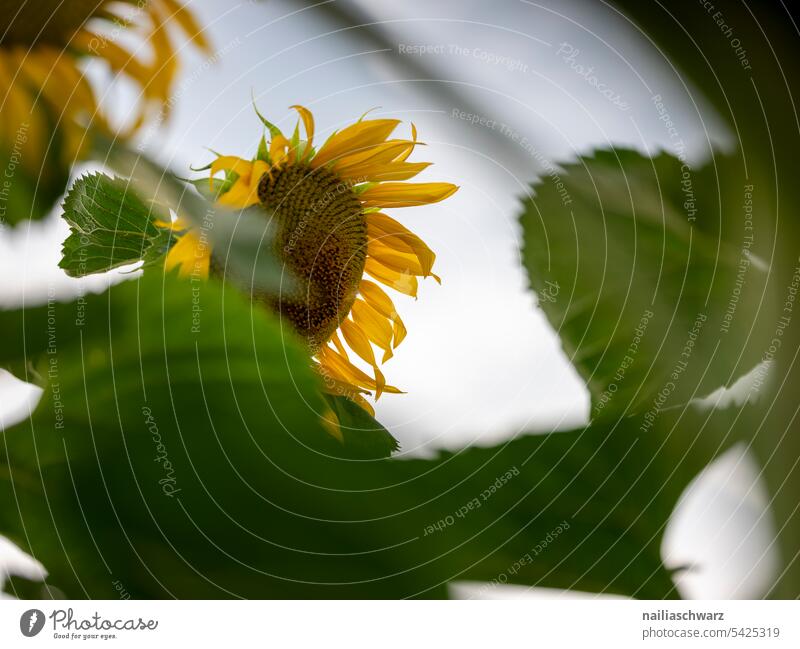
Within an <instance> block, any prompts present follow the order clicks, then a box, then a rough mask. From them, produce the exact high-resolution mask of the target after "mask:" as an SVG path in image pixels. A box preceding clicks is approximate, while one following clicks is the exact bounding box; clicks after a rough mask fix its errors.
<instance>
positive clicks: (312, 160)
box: [166, 106, 457, 410]
mask: <svg viewBox="0 0 800 649" xmlns="http://www.w3.org/2000/svg"><path fill="white" fill-rule="evenodd" d="M292 108H294V109H295V110H296V111H297V112H298V113H299V116H300V117H299V119H298V124H297V126H296V127H295V130H294V133H293V134H292V135H291V136H290V137H288V138H287V137H286V136H285V135H284V134H283V133H282V132H281V131H280V130H279V129H278V128H277V127H276V126H275V125H273V124H272V123H270V122H269V121H267V120H266V119H264V118H263V117H261V115H259V117H261V119H262V121H263V122H264V125H265V126H266V128H267V130H268V131H269V141H267V139H266V137H262V140H261V144H260V145H259V147H258V154H257V155H256V157H255V158H254V159H252V160H244V159H242V158H238V157H235V156H225V155H223V156H219V157H217V158H216V159H215V160H214V161H213V163H212V164H211V165H209V168H210V171H211V183H212V188H214V189H215V193H216V195H217V197H218V198H217V200H218V202H219V203H220V204H222V205H226V206H229V207H235V208H245V207H250V206H253V205H259V204H260V205H263V206H264V207H265V208H267V210H268V212H269V215H270V218H272V219H273V220H274V224H275V226H276V235H275V236H276V239H275V244H274V247H275V253H276V254H277V255H278V256H279V257H280V258H281V259H282V260H283V263H284V264H285V266H286V268H287V269H289V270H290V271H291V272H292V273H293V274H294V275H295V276H296V277H299V278H301V279H302V280H303V283H302V287H301V288H300V289H298V290H297V291H295V292H291V291H289V292H288V293H283V294H281V295H279V296H275V295H265V296H256V297H263V299H264V301H266V302H267V303H268V304H269V306H271V307H272V308H273V309H274V310H275V311H277V312H278V313H280V314H281V316H282V317H283V318H285V319H286V320H288V321H289V322H290V323H291V325H292V326H293V328H294V329H295V330H296V331H297V332H298V333H299V334H300V335H302V336H304V337H305V339H306V340H307V341H308V343H309V345H310V348H311V350H312V355H313V356H314V358H315V360H316V362H317V364H318V369H319V371H320V372H321V373H322V375H323V377H324V378H325V381H326V384H327V386H328V388H329V389H331V391H334V392H339V393H342V394H346V395H347V396H349V397H350V398H352V399H354V400H355V401H357V402H358V403H360V404H361V405H362V406H364V407H366V408H367V409H368V410H371V408H370V407H369V406H368V405H367V402H366V401H365V400H364V398H363V396H362V394H364V393H367V392H371V391H374V392H375V397H376V398H377V397H379V396H380V395H381V393H382V392H399V390H398V389H397V388H395V387H393V386H390V385H387V384H386V381H385V379H384V376H383V373H382V372H381V370H380V368H379V365H380V364H382V363H383V362H385V361H387V360H388V359H389V358H391V356H392V355H393V353H394V349H395V348H396V347H397V346H398V345H399V344H400V343H401V342H402V341H403V339H404V338H405V336H406V328H405V326H404V324H403V321H402V320H401V319H400V316H399V315H398V313H397V311H396V310H395V307H394V303H393V302H392V299H391V298H390V297H389V295H388V294H387V293H386V292H385V290H384V289H383V288H382V287H381V286H380V285H383V286H386V287H390V288H392V289H394V290H396V291H399V292H400V293H403V294H405V295H409V296H412V297H416V294H417V282H418V280H417V278H418V277H434V278H435V279H436V280H437V281H438V279H439V278H438V277H437V276H436V275H434V274H433V263H434V260H435V255H434V253H433V252H432V251H431V249H430V248H429V247H428V246H427V245H426V244H425V243H424V242H423V241H422V240H421V239H420V238H419V237H418V236H416V235H415V234H413V233H412V232H411V231H409V230H408V229H407V228H406V227H404V226H403V225H401V224H400V223H399V222H398V221H396V220H395V219H393V218H392V217H390V216H388V215H387V214H384V213H383V212H382V210H383V209H387V208H400V207H413V206H417V205H426V204H429V203H436V202H438V201H441V200H443V199H445V198H447V197H448V196H450V195H451V194H453V193H454V192H455V191H456V189H457V187H456V186H455V185H452V184H450V183H409V182H406V181H408V180H409V179H411V178H413V177H414V176H416V175H417V174H418V173H420V172H421V171H422V170H423V169H425V168H427V167H428V166H429V165H430V163H427V162H409V161H408V158H409V156H410V155H411V153H412V152H413V151H414V148H415V147H416V146H418V144H419V143H418V142H417V132H416V128H415V127H414V126H413V124H412V126H411V139H402V138H401V139H396V138H392V137H391V135H392V133H393V132H394V131H395V130H396V129H397V127H398V125H399V123H400V121H399V120H396V119H366V118H362V119H360V120H358V121H357V122H355V123H354V124H351V125H350V126H348V127H346V128H344V129H342V130H340V131H337V132H335V133H333V134H332V135H331V136H330V137H329V138H328V139H327V140H326V141H325V143H324V144H323V145H322V146H321V147H320V148H319V149H318V150H317V149H316V148H315V147H314V118H313V116H312V114H311V112H310V111H309V110H307V109H306V108H304V107H302V106H293V107H292ZM301 122H302V125H303V129H304V131H305V139H301V138H300V123H301ZM220 172H223V173H224V175H225V179H224V181H220V180H219V179H216V178H215V176H217V174H219V173H220ZM172 227H173V228H175V229H178V230H180V229H181V228H184V232H183V233H182V235H181V236H180V238H179V239H178V242H177V243H176V244H175V245H174V246H173V248H172V249H171V251H170V252H169V254H168V256H167V260H166V266H167V269H171V268H175V267H177V268H178V269H179V272H180V273H181V274H184V275H195V276H196V275H198V274H199V275H207V274H208V272H209V266H210V263H211V256H210V251H209V249H208V247H207V246H205V245H202V246H201V244H200V240H199V238H198V236H197V234H195V233H194V232H192V231H191V230H189V229H185V226H184V225H183V224H181V223H179V224H178V225H177V226H176V225H175V224H172ZM353 354H354V355H355V356H356V357H359V358H361V360H362V361H364V362H365V363H366V364H368V365H369V366H370V367H371V373H372V376H370V375H368V374H367V373H366V372H364V371H362V370H361V369H360V368H359V367H358V366H357V365H356V364H355V363H353V362H352V360H351V358H352V356H351V355H353Z"/></svg>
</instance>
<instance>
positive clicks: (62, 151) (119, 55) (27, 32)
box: [0, 0, 208, 173]
mask: <svg viewBox="0 0 800 649" xmlns="http://www.w3.org/2000/svg"><path fill="white" fill-rule="evenodd" d="M173 26H174V27H176V28H177V30H179V31H182V32H183V34H184V35H185V36H186V37H188V38H190V39H192V40H193V41H194V42H195V43H196V45H197V46H199V47H200V48H201V49H204V50H207V49H208V43H207V42H206V40H205V37H204V36H203V33H202V30H201V29H200V27H199V26H198V24H197V23H196V21H195V19H194V17H193V16H192V14H191V13H190V12H189V11H188V10H187V9H186V8H185V7H184V6H183V4H181V3H180V2H178V1H177V0H149V1H148V0H135V1H133V0H126V1H123V2H120V1H119V0H117V1H116V2H109V1H108V0H64V1H59V0H24V1H22V2H20V1H19V0H0V35H2V36H0V39H1V40H0V98H2V99H1V100H0V101H1V102H2V103H0V111H2V124H0V146H2V147H3V148H4V149H5V150H8V151H11V150H13V149H14V148H21V149H22V150H21V151H20V154H19V158H20V161H21V164H22V165H23V166H24V167H25V168H26V169H27V170H28V171H30V172H32V173H39V172H42V171H43V170H42V167H43V161H44V158H45V156H46V155H51V154H52V152H53V149H54V148H55V149H57V152H58V159H59V162H60V163H62V164H64V165H69V164H71V163H72V162H74V161H75V160H76V159H79V158H80V157H81V154H82V151H83V150H84V148H85V147H86V146H87V142H86V137H85V135H86V129H87V128H88V127H89V126H90V125H93V126H95V127H101V128H103V127H105V125H106V121H105V118H104V116H103V115H102V113H101V112H100V111H99V110H98V102H97V98H96V96H95V93H94V91H93V90H92V88H91V86H90V85H89V83H88V82H87V80H86V78H85V77H84V75H83V73H82V71H81V68H80V62H81V60H82V59H84V58H87V57H90V58H98V59H102V60H103V61H105V62H106V63H107V64H108V65H109V66H110V68H111V70H112V71H113V72H114V73H115V74H119V75H122V76H123V77H126V78H128V79H129V80H131V81H133V82H134V83H135V84H136V86H137V87H138V88H139V91H140V93H141V95H140V96H141V99H140V103H139V106H138V109H137V111H136V115H135V118H134V120H133V123H132V125H131V127H130V129H129V132H133V131H135V130H136V129H138V128H139V127H140V126H141V125H142V123H143V122H144V121H145V120H146V118H147V117H148V115H151V114H152V113H153V110H154V109H158V110H159V111H161V110H164V111H165V112H166V109H168V108H169V95H170V92H171V88H172V85H173V82H174V80H175V77H176V74H177V71H178V58H177V55H176V49H175V44H174V35H173V34H172V33H171V29H172V28H173ZM123 33H124V34H125V36H124V37H125V38H128V37H129V36H131V35H132V36H134V37H135V38H136V39H137V40H138V41H139V44H138V45H137V46H136V47H135V48H131V49H127V48H126V47H125V46H123V45H121V44H120V43H119V42H118V41H119V40H120V38H121V37H122V34H123Z"/></svg>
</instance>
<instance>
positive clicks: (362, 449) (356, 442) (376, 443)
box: [325, 394, 400, 458]
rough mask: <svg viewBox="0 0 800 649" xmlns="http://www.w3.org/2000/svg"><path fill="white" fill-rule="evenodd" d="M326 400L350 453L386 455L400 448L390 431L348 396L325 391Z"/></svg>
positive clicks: (377, 456) (359, 455)
mask: <svg viewBox="0 0 800 649" xmlns="http://www.w3.org/2000/svg"><path fill="white" fill-rule="evenodd" d="M325 400H326V401H327V403H328V405H329V406H330V408H331V410H332V411H333V413H334V414H335V415H336V417H337V419H338V420H339V429H340V431H341V434H342V438H343V441H344V445H345V447H346V448H347V451H348V454H349V455H351V456H357V457H362V458H380V457H389V456H390V455H391V454H392V453H394V452H395V451H397V450H398V449H399V448H400V445H399V444H398V442H397V440H396V439H395V438H394V437H392V435H391V433H390V432H389V431H388V430H386V428H384V427H383V426H382V425H381V424H380V423H379V422H378V421H377V420H376V419H375V418H374V417H373V416H372V415H370V414H369V413H368V412H367V411H366V410H364V409H363V408H362V407H361V406H359V405H358V404H357V403H355V402H354V401H352V400H351V399H348V398H347V397H344V396H337V395H333V394H326V395H325Z"/></svg>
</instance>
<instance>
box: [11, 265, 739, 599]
mask: <svg viewBox="0 0 800 649" xmlns="http://www.w3.org/2000/svg"><path fill="white" fill-rule="evenodd" d="M197 291H199V293H198V292H197ZM97 298H98V299H97V300H96V301H92V302H91V303H90V304H89V305H88V307H87V306H86V305H83V306H81V307H80V308H81V309H85V312H84V313H83V314H82V318H81V322H82V324H81V325H77V324H75V309H76V308H78V305H77V304H61V305H57V306H56V307H55V312H51V313H50V314H48V315H47V317H46V319H44V320H42V321H40V325H41V326H39V327H34V328H32V329H28V332H29V333H28V335H29V336H33V338H32V339H31V340H32V343H33V342H36V340H35V339H36V336H37V335H38V336H39V338H40V339H41V340H43V341H47V340H49V334H48V329H47V327H48V322H54V323H55V336H56V347H55V351H54V352H53V353H45V354H43V355H42V356H41V360H40V363H39V372H40V373H41V374H42V375H43V376H45V377H46V378H47V379H48V383H47V385H45V388H44V396H43V398H42V401H41V403H40V405H39V407H38V409H37V411H36V413H35V414H34V416H33V418H32V419H31V420H29V421H26V422H24V423H22V424H19V425H18V426H15V427H14V428H12V429H10V430H8V431H6V432H5V433H4V434H3V435H2V443H0V455H1V456H2V463H1V464H0V532H2V533H3V534H6V535H8V536H9V537H11V538H12V539H13V540H14V541H16V542H17V543H19V544H20V545H21V546H22V547H23V548H24V549H25V550H27V551H29V552H30V553H31V554H32V555H33V556H34V557H35V558H37V559H38V560H40V561H42V562H43V564H44V565H45V566H46V567H47V569H48V570H49V571H50V577H49V578H48V580H47V583H48V585H49V586H53V587H56V588H58V589H60V590H61V591H63V592H64V593H66V594H67V596H70V597H94V598H101V597H108V598H113V597H116V596H117V593H118V592H119V588H122V589H124V590H125V592H127V593H130V594H131V596H133V597H172V596H174V597H184V598H201V597H276V598H286V597H305V598H309V597H415V596H417V597H432V596H440V595H441V594H442V588H443V586H444V585H445V584H446V583H447V582H449V581H452V580H456V579H459V580H484V581H487V582H492V581H493V580H495V581H497V582H499V583H503V582H508V583H519V584H528V585H532V586H544V587H558V588H574V589H578V590H584V591H591V592H608V593H618V594H626V595H631V596H637V597H653V598H661V597H674V596H675V595H676V593H675V591H674V588H673V584H672V580H671V578H670V574H669V571H668V570H666V569H665V568H664V566H663V565H662V563H661V559H660V543H661V537H662V533H663V529H664V525H665V523H666V520H667V518H668V516H669V513H670V512H671V511H672V508H673V506H674V504H675V502H676V501H677V499H678V498H679V496H680V494H681V493H682V491H683V489H684V488H685V487H686V485H687V484H688V483H689V481H691V479H692V478H694V476H695V475H696V474H697V472H698V471H699V470H700V469H701V468H702V467H703V466H705V464H706V463H707V462H708V461H709V460H710V459H711V458H712V457H713V456H714V455H715V453H716V452H717V451H718V449H719V448H720V447H721V446H723V445H724V443H725V441H726V440H727V439H728V438H730V437H732V436H733V434H732V432H731V427H732V426H733V423H734V422H735V421H736V414H737V413H736V412H724V413H699V412H697V411H695V410H693V409H691V410H687V411H680V412H678V411H674V412H670V413H665V415H664V416H663V417H661V418H659V421H658V423H657V428H656V432H654V431H650V432H648V433H646V434H643V433H642V432H641V431H640V430H639V426H640V423H641V422H640V421H639V420H636V419H629V420H623V421H621V422H618V423H615V424H597V425H596V426H592V427H590V428H588V429H586V430H584V431H576V432H573V433H556V434H551V435H544V436H524V437H520V438H518V439H515V440H513V441H512V442H509V443H507V444H503V445H500V446H497V447H494V448H485V449H481V448H472V449H467V450H464V451H462V452H459V453H455V454H451V453H446V454H441V455H440V456H438V457H436V458H433V459H427V460H423V459H414V460H403V459H382V460H365V459H361V454H359V453H356V454H355V457H353V458H352V459H348V458H343V457H340V456H341V455H342V454H341V452H340V449H341V448H342V447H341V445H340V443H339V442H338V441H336V440H335V439H333V438H332V437H331V436H330V435H329V434H328V433H327V432H325V430H324V428H323V427H322V425H321V424H320V419H319V414H320V413H321V412H322V411H323V409H324V406H323V401H322V399H321V398H320V396H319V394H318V391H317V389H318V381H317V377H316V375H315V374H314V373H313V371H312V370H311V368H310V367H309V363H308V360H307V356H306V354H305V350H303V349H302V348H301V347H300V346H298V345H297V343H296V342H294V339H293V338H292V337H291V336H289V335H287V333H286V332H282V331H281V329H280V323H279V321H278V320H277V319H275V318H273V317H272V316H270V315H269V314H268V313H265V312H263V311H261V310H258V309H251V306H250V304H249V302H248V301H247V300H246V299H243V298H242V296H241V295H240V294H238V293H237V292H235V291H233V290H231V289H229V288H228V289H226V287H225V286H224V285H222V284H218V283H216V282H213V281H212V282H210V283H208V284H200V285H195V284H194V283H189V282H177V281H176V280H175V279H174V278H171V277H167V278H161V277H150V278H147V277H145V278H142V279H140V280H137V281H132V282H127V283H125V284H122V285H119V286H115V287H113V288H112V289H110V291H109V292H108V293H107V294H105V295H101V296H97ZM198 307H199V309H198ZM20 317H21V316H20ZM7 321H8V319H7V320H6V322H7ZM90 322H91V323H94V325H93V326H94V327H95V328H94V329H93V330H92V335H91V336H89V335H85V331H86V330H85V329H83V327H86V326H87V325H88V323H90ZM71 329H76V331H74V332H72V333H71V334H70V333H68V332H69V330H71ZM37 331H38V332H39V333H38V334H36V332H37ZM40 346H41V345H40ZM45 349H47V346H46V345H45ZM339 412H340V415H341V413H342V412H343V411H342V410H340V411H339ZM364 417H366V415H364ZM712 417H713V418H714V422H711V423H710V422H709V420H710V419H711V418H712ZM350 423H354V424H356V425H357V426H363V425H365V424H366V423H368V422H366V421H357V419H356V418H354V419H352V420H351V422H350ZM377 427H378V425H377V424H373V425H372V426H371V428H377ZM706 428H708V430H709V431H711V432H712V433H713V434H703V431H704V429H706ZM345 441H346V442H347V436H345ZM337 445H338V446H337Z"/></svg>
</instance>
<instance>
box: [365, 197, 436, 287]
mask: <svg viewBox="0 0 800 649" xmlns="http://www.w3.org/2000/svg"><path fill="white" fill-rule="evenodd" d="M367 235H368V236H369V237H370V238H373V239H377V240H378V241H379V243H381V244H382V245H384V246H386V247H388V248H394V249H395V250H397V251H399V252H405V253H412V254H414V255H416V256H417V259H419V263H420V264H421V265H422V270H423V272H422V273H421V274H422V275H424V276H426V277H427V276H428V275H430V274H431V270H432V269H433V263H434V262H435V261H436V254H435V253H434V252H433V250H431V249H430V248H429V247H428V245H427V244H426V243H425V242H424V241H423V240H422V239H420V238H419V237H418V236H417V235H416V234H414V233H413V232H411V230H409V229H408V228H406V227H405V226H403V225H401V224H400V223H398V222H397V221H395V220H394V219H393V218H391V217H389V216H386V214H382V213H380V212H371V213H370V214H367Z"/></svg>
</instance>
